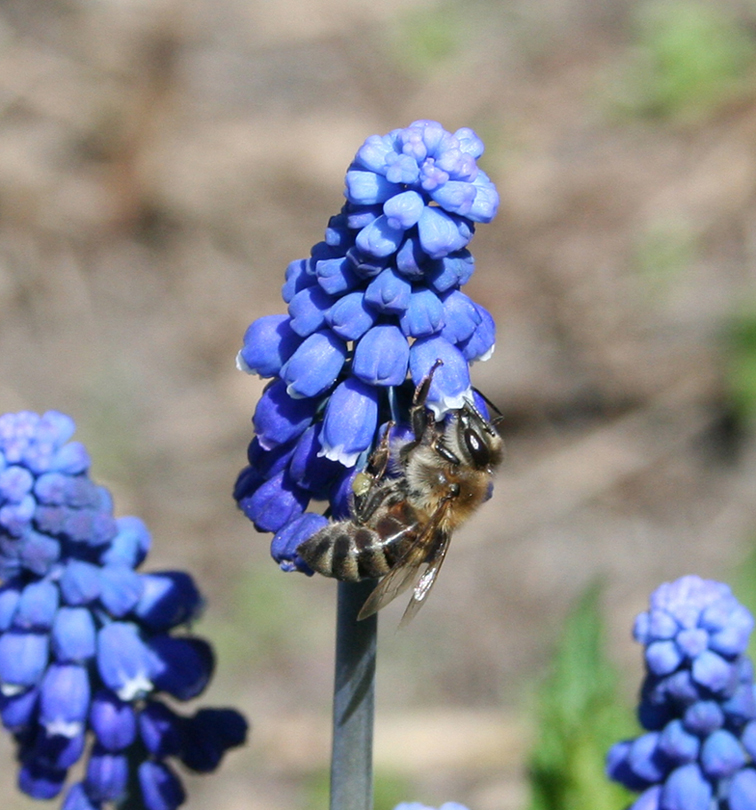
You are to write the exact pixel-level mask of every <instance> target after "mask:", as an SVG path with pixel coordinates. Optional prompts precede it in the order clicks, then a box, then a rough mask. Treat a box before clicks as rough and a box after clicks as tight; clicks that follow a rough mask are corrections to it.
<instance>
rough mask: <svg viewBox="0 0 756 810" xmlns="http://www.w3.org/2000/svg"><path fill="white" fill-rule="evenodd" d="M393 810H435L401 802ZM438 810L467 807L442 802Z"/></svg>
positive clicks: (465, 809)
mask: <svg viewBox="0 0 756 810" xmlns="http://www.w3.org/2000/svg"><path fill="white" fill-rule="evenodd" d="M394 810H435V808H434V807H428V806H427V805H425V804H421V803H420V802H401V803H400V804H397V806H396V807H395V808H394ZM438 810H467V807H465V806H464V805H463V804H460V803H459V802H444V803H443V804H442V805H441V807H439V808H438Z"/></svg>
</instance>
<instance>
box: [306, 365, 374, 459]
mask: <svg viewBox="0 0 756 810" xmlns="http://www.w3.org/2000/svg"><path fill="white" fill-rule="evenodd" d="M377 425H378V393H377V391H376V389H375V388H374V387H373V386H371V385H366V384H365V383H363V382H362V381H361V380H358V379H356V378H354V377H349V378H348V379H346V380H345V381H344V382H343V383H341V384H340V385H339V386H338V387H337V388H336V390H335V391H334V392H333V394H331V397H330V399H329V401H328V405H327V406H326V410H325V418H324V420H323V432H322V433H321V437H320V442H321V444H322V446H323V449H322V451H321V452H322V454H323V455H324V456H325V457H326V458H329V459H331V460H332V461H339V462H340V463H341V464H343V465H344V466H345V467H353V466H354V464H355V463H356V461H357V459H358V458H359V456H360V454H361V453H364V452H365V451H366V450H368V448H370V446H371V445H372V442H373V437H374V436H375V429H376V427H377Z"/></svg>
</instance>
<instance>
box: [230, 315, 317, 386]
mask: <svg viewBox="0 0 756 810" xmlns="http://www.w3.org/2000/svg"><path fill="white" fill-rule="evenodd" d="M301 342H302V339H301V338H300V337H299V335H298V334H297V333H296V332H295V331H294V330H293V329H292V327H291V323H290V322H289V318H288V316H287V315H265V316H264V317H262V318H258V319H257V320H256V321H254V322H253V323H252V324H250V326H249V327H248V328H247V331H246V332H245V333H244V344H243V346H242V348H241V351H240V352H239V355H238V357H237V361H236V365H237V367H238V368H239V369H241V370H242V371H246V372H247V373H248V374H259V375H260V377H273V376H275V375H276V374H278V372H279V371H280V370H281V366H282V365H283V364H284V363H285V362H286V361H287V360H288V359H289V358H290V357H291V355H292V354H294V351H295V350H296V348H297V346H299V344H300V343H301Z"/></svg>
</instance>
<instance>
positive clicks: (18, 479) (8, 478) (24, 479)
mask: <svg viewBox="0 0 756 810" xmlns="http://www.w3.org/2000/svg"><path fill="white" fill-rule="evenodd" d="M33 484H34V476H33V475H32V474H31V473H30V472H29V470H27V469H26V468H25V467H19V466H16V465H12V466H10V467H6V468H5V469H4V470H2V471H0V501H11V502H12V503H21V501H22V500H23V499H24V498H25V497H26V495H28V494H29V492H30V491H31V488H32V485H33Z"/></svg>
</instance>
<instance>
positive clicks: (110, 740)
mask: <svg viewBox="0 0 756 810" xmlns="http://www.w3.org/2000/svg"><path fill="white" fill-rule="evenodd" d="M89 722H90V725H91V727H92V731H94V733H95V736H96V737H97V741H98V743H99V744H100V746H101V747H102V748H103V749H104V750H106V751H122V750H123V749H124V748H128V746H130V745H131V743H133V742H134V740H135V739H136V732H137V721H136V714H135V713H134V707H133V706H132V705H131V703H129V702H127V701H125V700H121V699H120V698H119V697H118V695H116V694H115V693H114V692H111V691H110V690H109V689H100V690H99V691H98V692H97V694H96V695H95V696H94V698H92V707H91V709H90V711H89Z"/></svg>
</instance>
